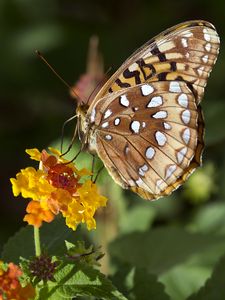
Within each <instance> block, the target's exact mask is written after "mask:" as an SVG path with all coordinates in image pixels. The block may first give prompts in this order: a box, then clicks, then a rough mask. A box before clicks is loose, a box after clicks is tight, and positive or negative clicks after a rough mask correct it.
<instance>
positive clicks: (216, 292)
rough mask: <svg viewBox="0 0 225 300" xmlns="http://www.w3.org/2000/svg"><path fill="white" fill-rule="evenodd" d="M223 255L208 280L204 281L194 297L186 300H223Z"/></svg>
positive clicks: (224, 274) (224, 269)
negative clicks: (203, 284)
mask: <svg viewBox="0 0 225 300" xmlns="http://www.w3.org/2000/svg"><path fill="white" fill-rule="evenodd" d="M224 287H225V255H224V256H223V257H222V258H221V259H220V261H219V263H218V264H217V265H216V267H215V269H214V272H213V274H212V276H211V278H210V279H208V280H207V281H206V284H205V286H204V287H202V288H201V289H200V290H199V291H198V292H197V293H196V294H195V295H192V296H190V297H189V298H188V300H222V299H225V288H224Z"/></svg>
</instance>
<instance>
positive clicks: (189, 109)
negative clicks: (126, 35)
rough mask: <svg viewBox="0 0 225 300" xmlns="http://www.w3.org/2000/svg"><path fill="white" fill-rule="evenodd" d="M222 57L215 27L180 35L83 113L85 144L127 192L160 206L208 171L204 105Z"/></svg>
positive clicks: (131, 61) (190, 26)
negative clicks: (204, 163) (190, 178)
mask: <svg viewBox="0 0 225 300" xmlns="http://www.w3.org/2000/svg"><path fill="white" fill-rule="evenodd" d="M218 49H219V38H218V35H217V33H216V31H215V28H214V27H213V25H211V24H210V23H208V22H205V21H190V22H185V23H182V24H180V25H177V26H175V27H172V28H171V29H168V30H167V31H165V32H163V33H162V34H160V35H159V36H157V37H156V38H154V39H152V40H150V41H149V42H147V43H146V44H145V45H144V46H143V47H141V48H140V49H138V50H137V51H136V52H135V53H134V54H133V55H132V56H131V57H130V58H128V59H127V60H126V61H125V63H124V64H123V65H122V66H121V67H120V68H119V69H118V71H117V72H116V73H115V74H113V75H112V77H111V78H110V79H109V80H108V82H106V84H105V85H104V86H103V87H102V88H101V90H100V91H99V93H98V94H97V95H96V97H95V98H94V99H93V101H92V103H91V104H90V106H89V107H78V109H77V114H78V116H79V120H80V121H79V128H80V132H81V134H80V139H81V142H82V144H83V145H84V146H85V147H87V150H88V151H89V152H91V153H94V154H95V153H97V154H98V156H99V157H100V158H101V160H102V161H103V163H104V165H105V167H106V168H107V170H108V171H109V173H110V175H111V176H112V177H113V179H114V180H115V181H116V182H117V183H118V184H120V185H121V186H122V187H123V188H126V189H131V190H132V191H134V192H136V193H138V194H139V195H140V196H141V197H143V198H146V199H149V200H151V199H157V198H159V197H161V196H164V195H168V194H170V193H171V192H172V191H173V190H175V189H176V188H177V187H178V186H179V185H180V184H182V183H183V182H184V181H185V180H186V179H187V178H188V176H189V175H190V174H191V173H192V172H193V171H194V170H195V169H196V167H197V166H199V165H200V164H201V154H202V151H203V147H204V142H203V134H204V123H203V118H202V113H201V108H200V105H199V102H200V101H201V99H202V97H203V94H204V88H205V85H206V80H207V78H208V76H209V73H210V71H211V69H212V66H213V64H214V63H215V60H216V58H217V55H218Z"/></svg>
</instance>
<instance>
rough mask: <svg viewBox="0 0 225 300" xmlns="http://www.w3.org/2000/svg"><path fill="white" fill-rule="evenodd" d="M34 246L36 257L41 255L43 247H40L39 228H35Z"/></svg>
mask: <svg viewBox="0 0 225 300" xmlns="http://www.w3.org/2000/svg"><path fill="white" fill-rule="evenodd" d="M34 245H35V255H36V256H40V255H41V245H40V232H39V228H38V227H36V226H34Z"/></svg>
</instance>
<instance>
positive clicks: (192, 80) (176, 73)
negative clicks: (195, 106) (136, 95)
mask: <svg viewBox="0 0 225 300" xmlns="http://www.w3.org/2000/svg"><path fill="white" fill-rule="evenodd" d="M218 51H219V37H218V34H217V32H216V30H215V27H214V26H213V25H212V24H210V23H209V22H206V21H201V20H199V21H188V22H185V23H181V24H178V25H176V26H174V27H171V28H169V29H167V30H166V31H164V32H162V33H161V34H159V35H158V36H156V37H155V38H153V39H151V40H150V41H148V42H147V43H146V44H145V45H144V46H142V47H141V48H140V49H138V50H137V51H136V52H135V53H133V54H132V55H131V56H130V57H129V58H128V59H127V60H126V61H125V62H124V63H123V65H122V66H121V67H120V68H119V69H118V70H117V71H116V72H115V73H114V74H113V75H112V77H111V78H110V79H109V80H108V81H107V82H106V84H105V85H104V86H103V88H102V89H101V90H100V91H99V93H98V95H97V96H96V99H99V98H101V97H103V96H105V95H106V94H108V93H112V92H115V91H118V90H121V89H123V88H128V87H132V86H135V85H137V84H141V83H144V82H155V81H165V80H177V81H185V82H186V83H187V85H188V86H189V88H190V89H191V91H192V92H193V94H194V96H195V98H196V101H197V102H198V103H199V102H200V101H201V99H202V97H203V94H204V87H205V86H206V81H207V79H208V76H209V74H210V72H211V70H212V66H213V65H214V63H215V61H216V58H217V55H218Z"/></svg>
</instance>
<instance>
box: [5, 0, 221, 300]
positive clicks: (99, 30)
mask: <svg viewBox="0 0 225 300" xmlns="http://www.w3.org/2000/svg"><path fill="white" fill-rule="evenodd" d="M191 19H205V20H207V21H210V22H212V23H213V24H214V25H215V26H216V28H217V30H218V33H219V35H220V37H221V51H220V55H219V58H218V61H217V64H216V66H215V68H214V70H213V72H212V74H211V76H210V79H209V82H208V86H207V88H206V94H205V97H204V101H203V111H204V114H205V119H206V148H205V151H204V155H203V168H202V169H199V171H197V172H196V173H195V174H194V175H193V176H192V177H191V178H190V180H189V181H188V182H187V183H186V184H185V185H184V187H182V188H180V189H179V190H178V191H176V192H175V193H174V194H173V195H172V196H171V197H168V199H161V200H159V201H157V202H153V203H146V202H145V201H143V200H141V199H138V197H137V196H136V195H133V194H132V193H129V192H125V191H121V190H120V189H119V188H117V187H116V186H115V185H112V182H111V181H110V179H109V178H108V177H106V173H104V174H105V176H102V178H101V182H103V177H105V181H104V186H105V185H106V186H108V187H109V186H110V192H111V195H112V198H114V199H113V200H111V199H110V200H111V201H112V204H111V205H110V208H108V211H107V212H106V215H105V216H104V217H102V219H101V222H103V224H106V225H104V226H105V227H106V228H107V222H108V223H109V225H108V227H109V228H110V229H109V230H108V232H107V235H109V236H110V235H111V237H113V236H115V235H118V234H120V233H128V232H130V231H132V230H139V231H142V230H145V229H146V228H149V226H152V228H157V227H159V226H168V228H170V227H171V226H175V227H177V228H178V227H179V228H185V229H188V230H189V231H190V232H199V233H209V232H210V233H213V234H215V235H219V236H225V175H224V174H225V89H224V84H225V78H224V74H225V73H224V68H225V55H224V38H225V2H224V1H222V0H218V1H210V0H207V1H205V0H204V1H203V0H200V1H194V0H189V1H184V0H177V1H175V0H172V1H165V0H158V1H147V0H145V1H144V0H142V1H141V0H139V1H138V0H134V1H128V0H121V1H112V0H109V1H100V0H96V1H93V0H77V1H76V0H61V1H60V0H58V1H56V0H49V1H44V0H33V1H31V0H14V1H13V0H1V1H0V36H1V40H0V41H1V44H0V76H1V93H0V97H1V100H0V114H1V115H0V135H1V138H0V140H1V148H0V151H1V168H0V172H1V177H0V178H1V180H0V185H1V209H0V231H1V233H0V247H1V248H2V245H3V244H4V243H5V242H6V241H7V239H8V237H9V236H10V235H12V234H13V233H14V232H15V231H16V230H18V229H19V228H20V227H21V226H22V225H24V223H23V222H22V219H23V216H24V213H25V206H26V201H25V200H23V199H20V198H14V197H13V195H12V192H11V185H10V182H9V178H10V177H15V174H16V173H17V172H18V171H19V170H20V169H21V168H24V167H26V166H28V165H30V164H31V163H30V160H29V158H28V157H27V156H26V154H25V152H24V150H25V149H26V148H32V147H38V148H39V149H42V148H46V147H47V146H49V145H53V144H56V143H58V141H59V140H60V134H61V126H62V123H63V122H64V121H65V120H66V119H67V118H69V117H71V116H72V115H73V114H74V111H75V101H74V99H72V98H71V97H70V96H69V92H68V90H67V88H65V87H64V86H63V85H62V84H61V82H60V81H59V80H58V79H57V78H56V77H55V76H54V75H53V74H52V73H51V72H50V70H49V69H48V68H47V67H46V66H45V65H44V64H43V63H42V62H41V61H40V60H39V59H38V58H37V57H36V55H35V52H34V51H35V49H38V50H40V51H42V52H43V53H44V54H45V57H46V58H47V59H48V61H49V62H50V63H51V64H53V65H54V66H55V68H56V70H57V71H58V72H59V73H60V74H61V75H62V76H63V78H64V79H65V80H66V81H67V82H68V83H70V84H73V83H74V82H75V81H76V80H78V78H79V76H80V75H81V74H82V73H85V69H86V57H87V51H88V43H89V38H90V37H91V36H92V35H93V34H96V35H97V36H98V37H99V40H100V50H101V53H102V55H103V57H104V65H105V70H107V69H108V68H109V67H112V70H113V71H115V70H116V69H117V68H118V67H119V66H120V64H121V63H122V62H123V61H124V60H125V59H126V58H127V57H128V56H129V55H130V54H131V53H132V52H133V51H134V50H135V49H136V48H138V47H140V46H141V45H142V44H143V43H144V42H146V41H147V40H149V39H150V38H151V37H153V36H154V35H156V34H158V33H160V32H161V31H162V30H164V29H166V28H168V27H170V26H172V25H175V24H177V23H179V22H183V21H186V20H191ZM68 132H69V133H70V134H71V132H72V130H70V129H68ZM69 137H70V135H69V134H68V138H69ZM108 191H109V189H108ZM108 197H109V198H110V195H109V192H108ZM115 215H116V216H118V215H119V216H120V218H119V221H117V223H116V225H115V224H114V223H113V222H114V221H115V219H117V218H115ZM100 218H101V217H100ZM104 222H105V223H104ZM110 222H111V223H110ZM98 234H99V235H101V231H100V233H98ZM178 236H179V235H178ZM109 239H111V238H110V237H109ZM222 248H223V249H224V247H222ZM221 251H222V250H221V248H220V247H219V249H217V250H215V251H214V254H212V253H211V254H210V255H211V258H210V259H208V258H207V260H206V261H207V262H206V263H205V264H204V267H202V268H200V269H198V270H197V271H196V272H195V269H193V268H192V269H191V268H190V267H189V269H188V271H187V269H185V270H186V271H185V272H184V273H183V274H185V275H186V277H188V276H189V277H192V279H193V278H194V280H195V281H197V282H198V280H199V282H200V283H202V282H203V280H205V278H207V276H209V274H210V270H211V269H212V266H213V264H214V263H215V262H216V260H217V259H218V257H219V254H220V253H221ZM202 261H204V258H202ZM202 261H201V263H202ZM179 268H181V269H182V268H184V265H182V266H179V267H178V270H177V269H175V270H173V272H175V273H176V272H178V274H180V273H179V272H181V271H182V270H179ZM165 276H166V275H165ZM168 276H169V275H168ZM171 276H172V275H171ZM186 277H184V278H185V280H186V279H187V278H186ZM171 278H173V277H168V278H166V279H164V280H165V281H166V280H167V281H170V280H171V281H173V279H171ZM190 284H191V283H190ZM172 287H173V282H172V284H171V288H170V289H173V288H172ZM192 288H193V286H192ZM180 289H181V290H182V292H180V291H178V292H177V291H175V292H174V291H173V292H171V293H173V295H176V292H177V295H178V296H177V299H182V297H181V295H184V294H185V293H186V294H188V292H187V291H186V292H185V291H184V290H185V289H189V287H185V288H184V289H182V288H180ZM179 292H180V293H181V294H179ZM174 297H175V296H174Z"/></svg>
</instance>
